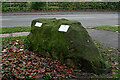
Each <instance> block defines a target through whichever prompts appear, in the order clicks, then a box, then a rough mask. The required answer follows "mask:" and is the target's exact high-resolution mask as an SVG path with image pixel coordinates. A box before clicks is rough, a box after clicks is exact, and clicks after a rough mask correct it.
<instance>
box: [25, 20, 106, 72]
mask: <svg viewBox="0 0 120 80" xmlns="http://www.w3.org/2000/svg"><path fill="white" fill-rule="evenodd" d="M36 22H39V23H43V24H42V26H41V27H36V26H35V24H36ZM60 25H69V26H70V27H69V29H68V31H67V32H61V31H58V29H59V27H60ZM25 46H26V48H29V50H31V51H33V52H36V53H37V54H40V55H45V56H49V57H51V58H53V59H57V60H60V61H62V62H63V63H65V64H66V65H68V66H72V67H75V68H79V69H82V70H83V71H88V72H95V73H100V72H101V71H102V70H103V68H104V67H105V65H104V63H103V62H102V58H101V56H100V53H99V51H98V49H97V48H96V46H95V45H94V43H93V41H92V39H91V37H90V36H89V34H88V32H87V31H86V29H85V28H84V27H83V26H82V25H81V23H80V22H77V21H69V20H66V19H58V20H57V19H55V18H53V19H35V20H33V21H32V24H31V32H30V34H29V35H28V36H27V39H26V45H25Z"/></svg>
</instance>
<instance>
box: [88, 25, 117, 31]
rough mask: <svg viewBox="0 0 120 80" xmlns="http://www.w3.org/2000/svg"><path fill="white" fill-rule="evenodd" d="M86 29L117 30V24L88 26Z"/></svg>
mask: <svg viewBox="0 0 120 80" xmlns="http://www.w3.org/2000/svg"><path fill="white" fill-rule="evenodd" d="M87 29H102V30H108V31H118V30H119V28H118V26H98V27H90V28H87Z"/></svg>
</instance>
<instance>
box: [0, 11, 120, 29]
mask: <svg viewBox="0 0 120 80" xmlns="http://www.w3.org/2000/svg"><path fill="white" fill-rule="evenodd" d="M18 14H19V13H14V14H7V15H5V13H3V15H4V16H2V27H13V26H30V25H31V21H32V20H33V19H37V18H57V19H60V18H66V19H69V20H75V21H79V22H81V23H82V24H83V26H84V27H95V26H105V25H106V26H109V25H117V24H118V14H117V13H89V12H88V13H75V14H74V13H72V14H70V13H67V14H62V13H56V14H52V15H50V13H48V15H46V14H47V13H41V14H38V13H36V14H35V13H27V14H32V15H18ZM21 14H23V13H21Z"/></svg>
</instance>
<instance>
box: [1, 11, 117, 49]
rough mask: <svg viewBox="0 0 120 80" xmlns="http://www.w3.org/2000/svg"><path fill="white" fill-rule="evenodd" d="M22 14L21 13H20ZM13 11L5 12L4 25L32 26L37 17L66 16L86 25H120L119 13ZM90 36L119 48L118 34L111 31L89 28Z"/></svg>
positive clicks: (58, 17)
mask: <svg viewBox="0 0 120 80" xmlns="http://www.w3.org/2000/svg"><path fill="white" fill-rule="evenodd" d="M20 14H21V15H20ZM20 14H19V13H13V14H9V13H7V14H5V13H4V14H3V16H2V27H14V26H30V25H31V21H32V20H33V19H37V18H57V19H60V18H66V19H69V20H75V21H79V22H81V23H82V25H83V26H84V27H95V26H114V25H118V14H117V13H116V12H115V13H105V12H103V13H94V12H92V13H89V12H88V13H84V12H82V13H80V12H78V13H64V12H63V13H62V12H61V13H56V14H54V13H52V14H51V13H50V12H49V13H20ZM87 31H88V33H89V34H90V36H91V37H92V38H93V39H94V40H96V41H98V42H102V43H103V44H105V45H107V46H109V47H113V48H118V42H119V41H118V34H119V33H115V32H109V31H100V30H99V31H98V30H87Z"/></svg>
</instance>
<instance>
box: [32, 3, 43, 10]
mask: <svg viewBox="0 0 120 80" xmlns="http://www.w3.org/2000/svg"><path fill="white" fill-rule="evenodd" d="M44 6H45V2H33V3H32V5H31V8H32V9H34V10H42V9H43V7H44Z"/></svg>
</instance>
